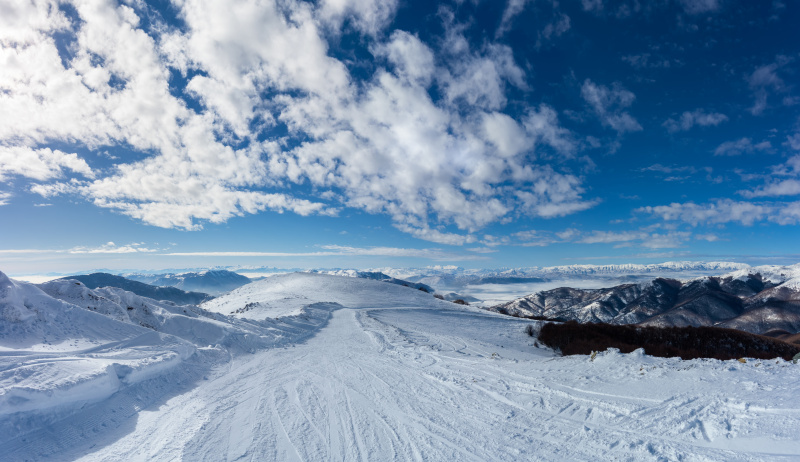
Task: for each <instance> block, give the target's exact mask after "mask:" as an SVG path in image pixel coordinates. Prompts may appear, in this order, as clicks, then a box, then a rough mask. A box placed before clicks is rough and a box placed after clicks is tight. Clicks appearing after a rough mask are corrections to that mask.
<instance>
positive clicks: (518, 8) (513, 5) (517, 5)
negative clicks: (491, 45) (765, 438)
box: [495, 0, 530, 38]
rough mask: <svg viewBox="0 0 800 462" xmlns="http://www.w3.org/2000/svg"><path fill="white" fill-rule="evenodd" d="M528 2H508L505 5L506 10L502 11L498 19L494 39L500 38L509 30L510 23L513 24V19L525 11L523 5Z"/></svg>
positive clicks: (510, 0) (513, 0)
mask: <svg viewBox="0 0 800 462" xmlns="http://www.w3.org/2000/svg"><path fill="white" fill-rule="evenodd" d="M529 1H530V0H508V3H506V8H505V10H503V17H502V18H501V19H500V25H499V26H497V32H496V33H495V38H500V37H502V36H503V35H504V34H505V33H506V32H508V31H509V30H510V29H511V23H512V22H513V20H514V18H515V17H516V16H517V15H518V14H520V13H522V11H523V10H524V9H525V5H526V4H527V3H528V2H529Z"/></svg>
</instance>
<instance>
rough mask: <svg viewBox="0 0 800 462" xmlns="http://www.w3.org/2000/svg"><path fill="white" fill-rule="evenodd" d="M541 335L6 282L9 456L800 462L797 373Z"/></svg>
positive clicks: (227, 299)
mask: <svg viewBox="0 0 800 462" xmlns="http://www.w3.org/2000/svg"><path fill="white" fill-rule="evenodd" d="M793 284H794V283H793ZM793 284H791V285H787V286H786V287H785V288H787V287H790V286H791V287H794V285H793ZM776 287H777V286H776ZM736 290H744V289H742V288H741V287H739V288H737V289H736ZM766 290H769V289H766ZM762 292H763V291H762ZM250 304H256V305H257V306H255V307H253V306H252V305H251V306H250V308H248V309H243V308H247V307H248V305H250ZM206 308H208V309H206ZM212 309H213V311H211V310H212ZM228 313H230V315H228ZM254 318H258V319H254ZM538 325H539V323H538V322H535V321H529V320H524V319H518V318H513V317H508V316H502V315H498V314H495V313H490V312H487V311H484V310H480V309H476V308H472V307H468V306H459V305H456V304H453V303H449V302H445V301H441V300H437V299H436V298H434V297H433V296H432V295H430V294H425V293H423V292H422V291H419V290H414V289H411V288H407V287H402V286H400V285H396V284H386V283H384V282H381V281H377V280H369V279H364V278H353V277H348V278H344V277H337V276H332V275H321V274H308V273H305V274H287V275H279V276H273V277H270V278H267V279H264V280H262V281H258V282H254V283H252V284H249V285H247V286H244V287H242V288H240V289H238V290H235V291H233V292H231V293H229V294H226V295H223V296H222V297H220V298H218V299H215V300H212V301H209V302H207V303H206V304H205V305H204V307H203V308H200V307H196V306H191V305H177V304H173V303H169V302H158V301H155V300H152V299H147V298H144V297H139V296H137V295H135V294H132V293H130V292H126V291H124V290H121V289H117V288H105V289H89V288H88V287H86V286H85V285H83V284H82V283H79V282H78V283H76V281H54V282H52V283H49V284H46V285H43V286H42V287H41V288H40V287H37V286H35V285H32V284H26V283H21V282H18V281H14V280H10V279H9V278H7V277H5V275H3V274H2V273H0V454H2V456H0V458H2V459H3V461H9V462H11V461H24V460H152V461H172V460H242V459H246V460H361V459H369V460H417V459H425V460H436V461H439V460H441V461H445V460H447V461H450V460H498V461H504V460H509V461H510V460H520V459H525V460H544V461H551V460H552V461H555V460H609V459H617V460H662V459H663V460H695V459H702V460H706V461H745V460H746V461H762V460H763V461H767V460H770V461H771V460H792V459H796V458H797V457H798V456H800V444H799V443H798V442H797V438H796V434H797V431H798V430H800V414H798V413H797V412H795V410H793V409H792V406H788V407H787V403H793V402H795V400H796V399H795V398H796V396H795V394H796V383H797V381H798V380H800V367H798V366H797V365H794V364H792V363H791V362H786V361H783V360H769V361H755V360H747V361H746V362H738V361H735V360H732V361H717V360H692V361H681V360H680V359H677V358H652V357H648V356H646V355H643V354H642V352H641V350H638V351H636V352H633V353H631V354H624V355H623V354H619V352H617V351H607V352H602V353H599V354H597V355H596V356H592V357H588V356H570V357H561V356H559V355H557V354H555V353H554V352H553V351H552V350H550V349H548V348H537V345H536V344H535V343H534V342H535V338H532V337H529V336H528V335H527V334H526V333H525V330H526V329H525V328H526V327H528V326H531V327H534V328H535V329H533V330H534V331H535V330H536V328H538ZM709 390H713V391H714V393H709Z"/></svg>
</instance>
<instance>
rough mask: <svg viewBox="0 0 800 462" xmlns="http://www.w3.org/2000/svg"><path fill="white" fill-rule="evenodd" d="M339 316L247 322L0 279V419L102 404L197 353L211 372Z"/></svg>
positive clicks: (326, 313) (326, 312) (300, 308)
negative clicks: (223, 361) (220, 362)
mask: <svg viewBox="0 0 800 462" xmlns="http://www.w3.org/2000/svg"><path fill="white" fill-rule="evenodd" d="M337 308H339V306H338V305H336V304H332V303H314V301H313V300H309V301H307V302H306V303H305V304H298V305H296V306H293V308H292V312H291V313H288V312H286V313H283V317H281V318H280V319H268V320H264V321H263V322H253V321H250V320H241V319H236V318H232V317H228V316H225V315H222V314H218V313H212V312H209V311H206V310H204V309H202V308H199V307H197V306H192V305H177V304H175V303H172V302H167V301H156V300H152V299H149V298H146V297H140V296H138V295H136V294H134V293H132V292H127V291H125V290H122V289H118V288H114V287H105V288H101V289H94V290H92V289H89V288H87V287H86V286H85V285H83V284H82V283H80V282H78V281H73V280H57V281H51V282H48V283H46V284H42V285H41V286H40V287H37V286H35V285H33V284H28V283H24V282H19V281H14V280H11V279H9V278H8V277H7V276H6V275H5V274H3V273H2V272H0V418H3V417H4V416H10V415H15V416H16V418H19V416H20V415H21V414H24V413H31V412H34V413H46V412H57V411H61V410H64V409H77V408H79V407H81V406H83V405H85V404H87V403H92V402H98V401H102V400H104V399H106V398H108V397H109V396H111V395H112V394H114V393H116V392H117V391H119V390H120V389H122V388H124V387H126V386H128V385H132V384H135V383H139V382H142V381H146V380H149V379H152V378H154V377H157V376H159V375H163V374H165V373H167V372H171V371H173V370H175V369H176V368H178V367H180V366H181V365H182V364H183V363H184V362H185V361H186V360H187V359H189V358H192V357H195V356H196V355H197V354H198V353H199V354H201V356H202V355H205V356H209V357H208V358H205V359H204V358H199V359H198V360H197V362H200V363H202V362H203V361H206V360H208V361H211V362H208V363H207V364H205V365H204V367H212V366H213V365H214V364H213V361H212V359H214V358H218V357H220V354H221V355H222V357H227V358H230V357H231V355H236V354H239V353H245V352H247V353H252V352H254V351H256V350H258V349H263V348H268V347H273V346H277V345H282V344H287V343H290V342H297V341H300V340H302V339H304V338H307V337H309V336H310V335H313V333H314V332H316V331H317V330H318V329H319V328H320V327H321V326H323V325H324V324H325V323H326V322H327V320H328V319H329V318H330V313H331V311H333V310H335V309H337ZM208 346H214V348H212V349H211V350H213V351H211V350H209V349H208V348H205V347H208ZM211 357H213V358H211ZM214 360H216V359H214Z"/></svg>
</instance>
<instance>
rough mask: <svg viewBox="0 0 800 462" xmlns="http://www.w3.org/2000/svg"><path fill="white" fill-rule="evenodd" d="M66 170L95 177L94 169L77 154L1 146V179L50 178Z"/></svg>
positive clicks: (59, 175) (58, 175)
mask: <svg viewBox="0 0 800 462" xmlns="http://www.w3.org/2000/svg"><path fill="white" fill-rule="evenodd" d="M64 170H70V171H72V172H75V173H78V174H81V175H83V176H85V177H88V178H94V172H92V169H91V168H90V167H89V165H88V164H87V163H86V161H85V160H83V159H81V158H80V157H78V155H77V154H67V153H64V152H61V151H59V150H57V149H56V150H51V149H50V148H43V149H31V148H28V147H26V146H0V181H5V180H6V179H8V177H9V176H11V175H21V176H24V177H28V178H32V179H34V180H39V181H44V180H50V179H53V178H59V177H62V176H64Z"/></svg>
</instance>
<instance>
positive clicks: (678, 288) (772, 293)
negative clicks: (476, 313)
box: [488, 266, 800, 338]
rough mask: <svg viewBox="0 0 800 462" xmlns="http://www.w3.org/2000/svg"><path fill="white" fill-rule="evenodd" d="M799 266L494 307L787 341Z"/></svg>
mask: <svg viewBox="0 0 800 462" xmlns="http://www.w3.org/2000/svg"><path fill="white" fill-rule="evenodd" d="M796 269H797V268H796V266H795V267H788V268H787V271H784V272H782V273H780V272H777V273H776V272H772V273H770V274H769V275H768V277H767V276H765V275H763V274H761V273H759V272H755V273H752V272H749V271H746V270H740V271H737V272H734V273H731V274H728V275H724V276H720V277H714V276H705V277H701V278H696V279H691V280H688V281H679V280H677V279H670V278H654V279H652V280H651V281H649V282H646V283H639V284H621V285H617V286H614V287H609V288H604V289H574V288H569V287H562V288H558V289H552V290H547V291H542V292H538V293H535V294H532V295H528V296H525V297H522V298H518V299H516V300H513V301H511V302H508V303H504V304H500V305H496V306H493V307H491V308H488V309H489V310H490V311H495V312H499V313H503V314H509V315H512V316H521V317H544V318H549V319H559V320H565V321H566V320H575V321H578V322H582V323H586V322H603V323H609V324H639V325H645V326H647V325H649V326H717V327H728V328H733V329H738V330H743V331H747V332H751V333H755V334H765V335H770V336H774V337H779V338H785V337H788V336H790V335H791V334H795V333H797V332H800V278H797V277H793V278H789V279H784V280H781V277H780V276H781V275H782V276H784V277H786V276H787V274H788V275H793V274H794V272H795V270H796Z"/></svg>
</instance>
